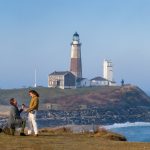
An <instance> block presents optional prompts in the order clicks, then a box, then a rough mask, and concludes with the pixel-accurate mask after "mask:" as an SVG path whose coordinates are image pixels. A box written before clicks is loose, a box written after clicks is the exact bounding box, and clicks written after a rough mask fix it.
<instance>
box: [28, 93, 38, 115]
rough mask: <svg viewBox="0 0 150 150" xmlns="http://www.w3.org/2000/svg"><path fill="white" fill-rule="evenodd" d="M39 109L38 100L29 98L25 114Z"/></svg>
mask: <svg viewBox="0 0 150 150" xmlns="http://www.w3.org/2000/svg"><path fill="white" fill-rule="evenodd" d="M38 108H39V98H38V97H36V96H34V97H32V98H31V101H30V104H29V108H28V109H27V112H31V111H33V110H38Z"/></svg>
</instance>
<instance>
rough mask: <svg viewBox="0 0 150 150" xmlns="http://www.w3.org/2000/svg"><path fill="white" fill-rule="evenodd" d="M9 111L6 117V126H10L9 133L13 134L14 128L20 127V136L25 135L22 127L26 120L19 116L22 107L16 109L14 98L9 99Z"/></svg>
mask: <svg viewBox="0 0 150 150" xmlns="http://www.w3.org/2000/svg"><path fill="white" fill-rule="evenodd" d="M10 104H11V107H10V113H9V118H8V127H9V128H10V132H11V135H14V134H15V128H16V127H21V132H20V136H25V134H24V129H25V125H26V121H25V120H24V119H22V118H21V116H20V113H21V112H22V111H23V107H22V109H20V110H19V109H18V105H17V100H16V99H15V98H11V99H10Z"/></svg>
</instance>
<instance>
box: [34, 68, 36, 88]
mask: <svg viewBox="0 0 150 150" xmlns="http://www.w3.org/2000/svg"><path fill="white" fill-rule="evenodd" d="M34 87H37V85H36V69H35V74H34Z"/></svg>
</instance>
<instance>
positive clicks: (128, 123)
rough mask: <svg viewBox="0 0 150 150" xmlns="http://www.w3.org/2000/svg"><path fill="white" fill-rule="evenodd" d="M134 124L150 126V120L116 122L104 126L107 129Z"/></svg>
mask: <svg viewBox="0 0 150 150" xmlns="http://www.w3.org/2000/svg"><path fill="white" fill-rule="evenodd" d="M132 126H150V122H132V123H131V122H126V123H114V124H112V125H106V126H103V127H104V128H105V129H114V128H125V127H132Z"/></svg>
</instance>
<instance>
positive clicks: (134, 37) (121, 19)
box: [0, 0, 150, 91]
mask: <svg viewBox="0 0 150 150" xmlns="http://www.w3.org/2000/svg"><path fill="white" fill-rule="evenodd" d="M76 31H77V32H78V33H79V35H80V40H81V42H82V64H83V76H84V77H86V78H89V79H91V78H93V77H95V76H99V75H100V76H102V63H103V60H104V59H111V60H112V62H113V65H114V79H115V80H116V81H117V82H118V84H119V83H120V80H121V79H122V78H123V79H124V80H125V82H126V83H131V84H134V85H138V86H139V87H141V88H142V89H144V90H146V91H148V90H149V87H150V80H149V77H150V59H149V57H150V0H0V52H1V55H0V88H18V87H22V86H32V85H34V69H35V68H36V69H37V84H38V85H43V86H47V79H48V74H49V73H51V72H53V71H55V70H56V71H65V70H69V66H70V48H71V47H70V43H71V41H72V36H73V34H74V32H76Z"/></svg>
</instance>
